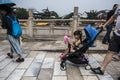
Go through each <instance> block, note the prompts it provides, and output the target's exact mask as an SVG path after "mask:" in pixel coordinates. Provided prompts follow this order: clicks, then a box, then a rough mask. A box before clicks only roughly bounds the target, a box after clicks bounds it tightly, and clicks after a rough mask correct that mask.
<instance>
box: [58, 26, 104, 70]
mask: <svg viewBox="0 0 120 80" xmlns="http://www.w3.org/2000/svg"><path fill="white" fill-rule="evenodd" d="M84 31H85V35H86V38H85V40H83V41H82V35H81V40H80V41H81V42H80V43H79V44H81V45H82V46H81V47H79V46H78V45H79V44H78V45H77V46H78V47H73V48H74V49H75V52H71V50H70V47H69V46H68V49H67V50H66V51H65V52H66V53H65V54H64V55H65V56H64V55H63V54H62V55H63V57H62V58H61V64H60V68H61V70H66V60H69V61H70V62H72V63H74V64H84V65H85V69H90V65H89V60H88V58H87V57H86V56H85V55H84V53H85V52H86V51H87V50H88V48H89V47H90V46H92V44H93V43H94V41H95V40H96V37H97V36H98V35H99V33H100V32H101V31H102V29H101V30H99V29H98V28H94V27H93V26H91V25H88V26H87V27H85V28H84ZM68 40H70V38H68Z"/></svg>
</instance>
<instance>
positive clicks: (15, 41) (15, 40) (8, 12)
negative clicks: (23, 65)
mask: <svg viewBox="0 0 120 80" xmlns="http://www.w3.org/2000/svg"><path fill="white" fill-rule="evenodd" d="M0 14H1V15H2V19H1V21H2V28H3V29H6V30H7V38H8V41H9V43H10V45H11V53H7V55H8V56H9V57H10V58H13V53H14V52H15V53H16V54H18V56H19V57H18V58H17V59H16V62H23V61H24V58H23V57H22V52H23V51H22V48H21V46H20V39H19V37H15V36H13V35H12V27H13V25H12V20H14V19H15V15H14V13H13V9H12V8H11V7H8V6H6V5H2V6H0ZM8 16H9V17H10V18H11V19H10V18H8ZM17 21H18V20H17Z"/></svg>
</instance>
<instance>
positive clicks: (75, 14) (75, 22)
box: [72, 7, 78, 33]
mask: <svg viewBox="0 0 120 80" xmlns="http://www.w3.org/2000/svg"><path fill="white" fill-rule="evenodd" d="M77 28H78V7H74V15H73V25H72V33H73V32H74V31H76V30H77Z"/></svg>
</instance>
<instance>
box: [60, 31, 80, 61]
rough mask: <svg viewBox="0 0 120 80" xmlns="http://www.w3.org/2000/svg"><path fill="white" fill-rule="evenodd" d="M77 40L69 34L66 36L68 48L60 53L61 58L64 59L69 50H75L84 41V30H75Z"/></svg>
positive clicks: (65, 40)
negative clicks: (73, 39)
mask: <svg viewBox="0 0 120 80" xmlns="http://www.w3.org/2000/svg"><path fill="white" fill-rule="evenodd" d="M74 38H75V41H72V39H71V38H70V36H69V35H65V36H64V42H65V43H68V48H67V49H66V50H65V51H64V53H63V54H61V55H60V58H61V59H63V58H64V57H65V56H66V55H67V54H68V53H69V52H75V50H76V48H77V47H78V46H79V45H80V44H81V43H82V32H81V31H80V30H76V31H75V32H74Z"/></svg>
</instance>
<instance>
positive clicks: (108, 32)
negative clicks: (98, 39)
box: [102, 24, 113, 43]
mask: <svg viewBox="0 0 120 80" xmlns="http://www.w3.org/2000/svg"><path fill="white" fill-rule="evenodd" d="M112 28H113V24H110V25H109V26H107V32H106V34H105V36H104V38H103V40H102V43H106V42H108V43H110V33H111V31H112Z"/></svg>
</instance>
